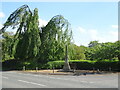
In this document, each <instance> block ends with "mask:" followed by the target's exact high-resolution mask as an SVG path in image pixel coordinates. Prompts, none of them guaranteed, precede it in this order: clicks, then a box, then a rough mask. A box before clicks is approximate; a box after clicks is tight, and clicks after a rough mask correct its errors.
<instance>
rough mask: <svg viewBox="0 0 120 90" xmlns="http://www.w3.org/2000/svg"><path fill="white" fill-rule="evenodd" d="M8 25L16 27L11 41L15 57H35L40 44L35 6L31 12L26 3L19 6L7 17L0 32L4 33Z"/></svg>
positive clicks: (20, 58)
mask: <svg viewBox="0 0 120 90" xmlns="http://www.w3.org/2000/svg"><path fill="white" fill-rule="evenodd" d="M8 27H12V28H13V29H15V28H17V32H16V34H15V35H14V40H13V42H11V43H12V44H13V45H12V51H13V53H14V57H15V59H18V60H33V59H36V56H37V55H38V53H39V48H40V45H41V40H40V35H39V27H38V10H37V9H36V8H35V9H34V11H33V12H32V11H31V10H30V9H29V7H28V6H27V5H23V6H21V7H20V8H18V9H17V10H15V11H14V12H13V13H12V14H11V15H10V16H9V17H8V19H7V21H6V22H5V24H4V27H3V28H2V29H1V31H0V33H4V32H5V30H6V29H7V28H8Z"/></svg>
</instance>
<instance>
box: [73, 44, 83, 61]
mask: <svg viewBox="0 0 120 90" xmlns="http://www.w3.org/2000/svg"><path fill="white" fill-rule="evenodd" d="M73 48H74V51H73V55H72V56H73V57H72V59H73V60H80V59H85V54H84V53H85V48H84V47H83V46H77V45H75V44H74V45H73Z"/></svg>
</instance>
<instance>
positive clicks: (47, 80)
mask: <svg viewBox="0 0 120 90" xmlns="http://www.w3.org/2000/svg"><path fill="white" fill-rule="evenodd" d="M2 88H118V74H104V75H103V74H102V75H97V74H96V75H86V76H84V75H81V76H72V75H41V74H31V73H20V72H2Z"/></svg>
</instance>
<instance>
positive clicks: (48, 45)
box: [39, 15, 72, 62]
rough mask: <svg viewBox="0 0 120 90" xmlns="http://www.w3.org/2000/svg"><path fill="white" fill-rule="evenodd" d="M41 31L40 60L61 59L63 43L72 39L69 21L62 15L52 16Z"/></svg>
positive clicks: (63, 48)
mask: <svg viewBox="0 0 120 90" xmlns="http://www.w3.org/2000/svg"><path fill="white" fill-rule="evenodd" d="M41 32H42V33H41V34H40V37H41V42H42V43H41V47H40V54H39V55H40V60H41V61H40V62H45V61H46V62H47V61H54V60H63V59H64V58H65V45H70V44H71V39H72V30H71V28H70V24H69V22H68V21H67V20H66V19H65V18H64V17H63V16H62V15H57V16H54V17H53V18H52V19H51V20H50V21H49V22H48V24H47V25H46V26H45V27H44V28H42V31H41Z"/></svg>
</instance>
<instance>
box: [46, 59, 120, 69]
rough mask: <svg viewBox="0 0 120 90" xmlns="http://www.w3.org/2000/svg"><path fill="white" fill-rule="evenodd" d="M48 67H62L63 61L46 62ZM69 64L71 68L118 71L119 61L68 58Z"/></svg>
mask: <svg viewBox="0 0 120 90" xmlns="http://www.w3.org/2000/svg"><path fill="white" fill-rule="evenodd" d="M47 64H48V66H49V68H50V69H51V68H52V67H54V68H56V69H61V68H63V65H64V61H62V60H61V61H52V62H48V63H47ZM69 64H70V66H71V68H72V69H73V68H74V69H81V70H93V68H94V69H95V70H97V69H99V70H107V71H108V70H110V69H111V70H112V71H120V70H119V68H118V66H119V65H120V62H119V61H118V60H111V61H110V60H101V61H98V60H94V61H91V60H69Z"/></svg>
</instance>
